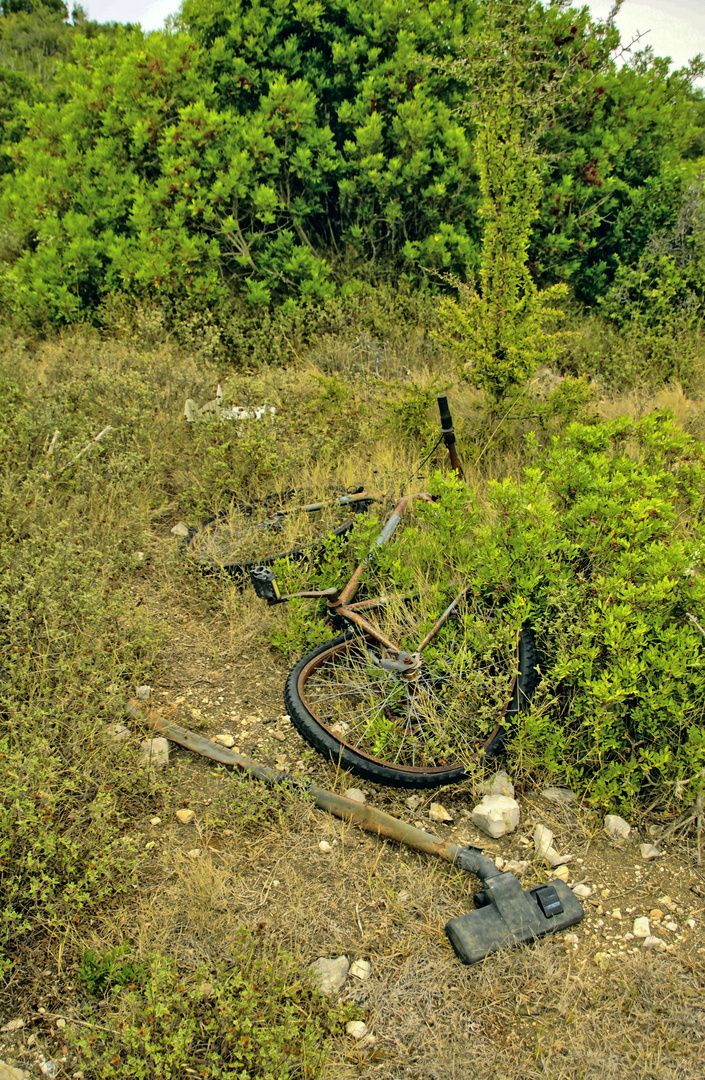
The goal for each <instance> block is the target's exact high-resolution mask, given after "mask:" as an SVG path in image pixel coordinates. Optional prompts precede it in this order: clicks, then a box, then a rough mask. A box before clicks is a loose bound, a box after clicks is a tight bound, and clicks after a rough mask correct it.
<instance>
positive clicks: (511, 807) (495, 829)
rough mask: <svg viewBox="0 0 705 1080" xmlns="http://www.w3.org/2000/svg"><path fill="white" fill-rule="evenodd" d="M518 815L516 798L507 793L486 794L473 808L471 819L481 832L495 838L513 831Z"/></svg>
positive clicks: (517, 821) (517, 822) (519, 812)
mask: <svg viewBox="0 0 705 1080" xmlns="http://www.w3.org/2000/svg"><path fill="white" fill-rule="evenodd" d="M520 815H521V811H520V809H519V803H518V802H517V801H516V799H511V798H509V796H507V795H486V796H485V798H484V799H483V800H482V802H480V803H478V805H477V806H476V807H475V808H474V810H473V812H472V821H473V824H474V825H475V826H477V828H478V829H481V830H482V832H484V833H487V834H488V836H492V837H493V838H495V839H497V838H498V837H500V836H504V834H505V833H507V832H514V830H515V829H516V827H517V825H518V824H519V818H520Z"/></svg>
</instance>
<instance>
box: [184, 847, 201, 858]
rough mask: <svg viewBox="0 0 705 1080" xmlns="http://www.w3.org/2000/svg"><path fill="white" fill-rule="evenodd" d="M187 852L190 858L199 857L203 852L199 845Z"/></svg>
mask: <svg viewBox="0 0 705 1080" xmlns="http://www.w3.org/2000/svg"><path fill="white" fill-rule="evenodd" d="M186 854H187V855H188V857H189V859H197V858H198V856H199V855H200V854H201V849H200V848H198V847H194V848H191V850H190V851H187V852H186Z"/></svg>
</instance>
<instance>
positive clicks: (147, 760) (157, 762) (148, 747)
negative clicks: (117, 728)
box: [140, 736, 169, 769]
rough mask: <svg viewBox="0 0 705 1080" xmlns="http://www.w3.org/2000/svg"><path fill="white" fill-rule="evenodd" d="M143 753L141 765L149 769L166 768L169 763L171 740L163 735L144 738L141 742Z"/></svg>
mask: <svg viewBox="0 0 705 1080" xmlns="http://www.w3.org/2000/svg"><path fill="white" fill-rule="evenodd" d="M140 746H141V747H142V754H141V756H140V765H142V766H144V767H145V768H147V769H165V768H166V767H167V765H168V764H169V740H168V739H163V738H162V737H161V736H160V737H158V738H156V739H143V741H142V742H141V743H140Z"/></svg>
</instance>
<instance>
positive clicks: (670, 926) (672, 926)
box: [663, 919, 678, 934]
mask: <svg viewBox="0 0 705 1080" xmlns="http://www.w3.org/2000/svg"><path fill="white" fill-rule="evenodd" d="M663 926H664V929H665V930H668V932H669V934H675V933H676V931H677V929H678V923H675V922H673V920H672V919H669V920H668V922H665V923H664V924H663Z"/></svg>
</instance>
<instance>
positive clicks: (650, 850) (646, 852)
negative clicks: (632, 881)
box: [639, 844, 663, 859]
mask: <svg viewBox="0 0 705 1080" xmlns="http://www.w3.org/2000/svg"><path fill="white" fill-rule="evenodd" d="M639 854H640V855H641V857H642V859H658V857H659V855H663V852H662V851H661V850H660V849H659V848H657V847H655V846H654V845H653V844H639Z"/></svg>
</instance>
